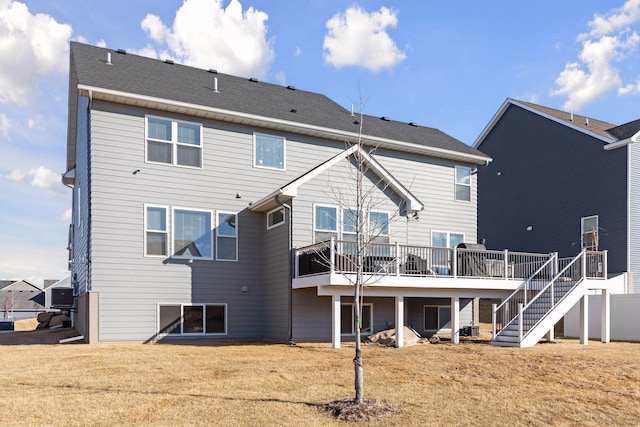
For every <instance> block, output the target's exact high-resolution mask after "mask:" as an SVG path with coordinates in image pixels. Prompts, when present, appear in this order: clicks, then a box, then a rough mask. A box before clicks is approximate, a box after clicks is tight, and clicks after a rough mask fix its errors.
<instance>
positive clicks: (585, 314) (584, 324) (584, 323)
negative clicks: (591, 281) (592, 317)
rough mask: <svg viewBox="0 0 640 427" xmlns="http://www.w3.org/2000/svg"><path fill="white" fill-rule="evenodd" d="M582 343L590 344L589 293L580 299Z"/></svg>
mask: <svg viewBox="0 0 640 427" xmlns="http://www.w3.org/2000/svg"><path fill="white" fill-rule="evenodd" d="M580 344H584V345H587V344H589V293H588V292H587V293H585V294H584V296H583V297H582V298H581V299H580Z"/></svg>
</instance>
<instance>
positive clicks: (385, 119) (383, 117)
mask: <svg viewBox="0 0 640 427" xmlns="http://www.w3.org/2000/svg"><path fill="white" fill-rule="evenodd" d="M380 120H384V121H385V122H390V121H391V119H390V118H389V117H386V116H382V117H380Z"/></svg>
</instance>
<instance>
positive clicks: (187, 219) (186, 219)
mask: <svg viewBox="0 0 640 427" xmlns="http://www.w3.org/2000/svg"><path fill="white" fill-rule="evenodd" d="M212 230H213V227H212V222H211V211H202V210H190V209H181V208H174V209H173V255H174V256H175V257H183V258H203V259H211V258H212V255H213V253H212V250H211V246H212Z"/></svg>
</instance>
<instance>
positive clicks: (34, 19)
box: [0, 0, 72, 106]
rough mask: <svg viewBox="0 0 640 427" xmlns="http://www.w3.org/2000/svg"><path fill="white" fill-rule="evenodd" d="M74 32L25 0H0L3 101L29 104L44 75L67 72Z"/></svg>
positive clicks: (0, 62) (0, 91) (0, 80)
mask: <svg viewBox="0 0 640 427" xmlns="http://www.w3.org/2000/svg"><path fill="white" fill-rule="evenodd" d="M71 32H72V29H71V26H70V25H67V24H60V23H58V22H56V20H55V19H53V18H52V17H51V16H49V15H45V14H41V13H39V14H36V15H33V14H31V13H30V12H29V9H28V8H27V6H26V5H25V4H23V3H20V2H17V1H11V0H0V102H11V103H15V104H18V105H21V106H24V105H27V104H29V100H30V95H31V94H32V92H33V91H34V90H35V88H36V86H37V84H38V82H39V81H40V80H41V79H42V78H43V77H48V76H52V75H55V76H58V77H64V76H66V74H67V69H68V62H69V59H68V58H69V55H68V51H69V39H70V37H71Z"/></svg>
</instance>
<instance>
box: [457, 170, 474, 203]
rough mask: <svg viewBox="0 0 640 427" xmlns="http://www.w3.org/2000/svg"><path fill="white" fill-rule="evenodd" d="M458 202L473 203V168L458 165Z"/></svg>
mask: <svg viewBox="0 0 640 427" xmlns="http://www.w3.org/2000/svg"><path fill="white" fill-rule="evenodd" d="M455 193H456V194H455V199H456V200H457V201H463V202H470V201H471V168H469V167H467V166H458V165H456V191H455Z"/></svg>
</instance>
